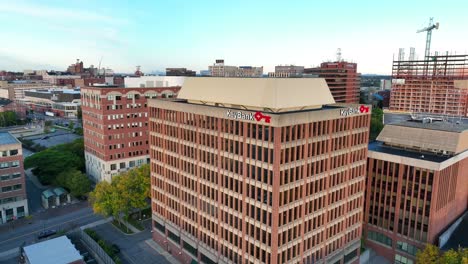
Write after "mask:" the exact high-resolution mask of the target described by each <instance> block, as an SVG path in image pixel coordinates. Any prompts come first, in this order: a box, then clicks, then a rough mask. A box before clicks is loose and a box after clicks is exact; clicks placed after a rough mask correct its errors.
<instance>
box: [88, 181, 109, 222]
mask: <svg viewBox="0 0 468 264" xmlns="http://www.w3.org/2000/svg"><path fill="white" fill-rule="evenodd" d="M113 193H115V191H114V186H112V185H111V184H110V183H108V182H106V181H102V182H100V183H98V184H97V185H96V188H94V191H92V192H91V193H90V194H89V201H90V203H91V205H92V206H93V211H94V213H96V214H100V215H102V216H104V217H109V216H112V215H114V206H113V203H114V201H113Z"/></svg>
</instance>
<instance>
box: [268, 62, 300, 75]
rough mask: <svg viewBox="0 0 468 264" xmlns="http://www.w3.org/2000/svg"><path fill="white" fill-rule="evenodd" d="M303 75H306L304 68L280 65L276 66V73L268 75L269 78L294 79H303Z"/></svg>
mask: <svg viewBox="0 0 468 264" xmlns="http://www.w3.org/2000/svg"><path fill="white" fill-rule="evenodd" d="M303 73H304V66H296V65H278V66H275V72H269V73H268V77H275V78H294V77H302V75H303Z"/></svg>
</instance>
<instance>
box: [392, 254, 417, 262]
mask: <svg viewBox="0 0 468 264" xmlns="http://www.w3.org/2000/svg"><path fill="white" fill-rule="evenodd" d="M395 264H413V261H412V260H411V259H408V258H406V257H403V256H400V255H398V254H395Z"/></svg>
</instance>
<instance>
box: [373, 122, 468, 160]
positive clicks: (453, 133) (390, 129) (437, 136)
mask: <svg viewBox="0 0 468 264" xmlns="http://www.w3.org/2000/svg"><path fill="white" fill-rule="evenodd" d="M377 140H378V141H382V142H384V143H385V144H386V145H392V146H396V147H398V148H402V149H413V150H415V151H416V152H418V151H421V152H429V153H434V154H436V155H437V153H438V154H448V155H455V154H458V153H461V152H464V151H465V150H468V125H466V124H454V123H448V122H432V123H423V122H417V121H403V122H399V123H392V124H388V125H385V127H384V128H383V129H382V131H381V132H380V134H379V136H378V137H377Z"/></svg>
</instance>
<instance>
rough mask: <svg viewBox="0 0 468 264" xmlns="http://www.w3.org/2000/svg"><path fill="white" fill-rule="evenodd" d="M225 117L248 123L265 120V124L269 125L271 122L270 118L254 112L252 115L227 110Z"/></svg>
mask: <svg viewBox="0 0 468 264" xmlns="http://www.w3.org/2000/svg"><path fill="white" fill-rule="evenodd" d="M226 116H227V117H229V118H233V119H243V120H249V121H255V120H256V121H257V122H260V121H262V119H263V120H265V123H270V121H271V116H268V115H264V114H262V112H256V113H255V114H253V113H244V112H242V111H231V110H228V111H227V112H226Z"/></svg>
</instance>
